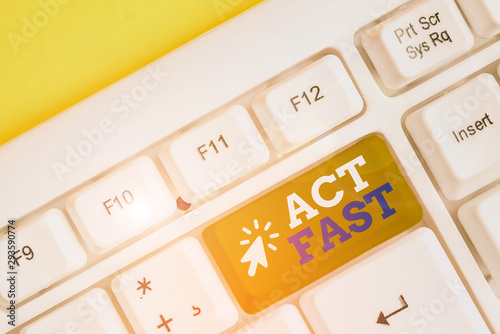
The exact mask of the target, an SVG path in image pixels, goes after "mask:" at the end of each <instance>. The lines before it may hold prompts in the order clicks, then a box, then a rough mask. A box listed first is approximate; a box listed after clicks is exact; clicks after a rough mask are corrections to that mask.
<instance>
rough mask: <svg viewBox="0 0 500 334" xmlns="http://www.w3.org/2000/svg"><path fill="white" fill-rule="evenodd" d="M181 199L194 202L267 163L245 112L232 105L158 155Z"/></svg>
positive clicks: (243, 109) (262, 145)
mask: <svg viewBox="0 0 500 334" xmlns="http://www.w3.org/2000/svg"><path fill="white" fill-rule="evenodd" d="M160 158H161V161H162V162H163V164H164V165H165V168H166V169H167V171H168V173H169V175H170V176H171V177H172V181H173V182H174V184H175V186H176V188H177V189H178V190H179V193H180V195H181V197H182V199H183V200H184V201H186V202H189V203H193V202H195V201H197V200H199V199H201V198H203V197H205V196H208V195H209V194H211V193H213V192H215V191H217V190H219V189H220V188H222V187H223V186H225V185H228V184H230V183H231V182H233V181H235V180H236V179H238V178H240V177H241V176H243V175H245V174H247V173H249V172H250V171H252V170H254V169H255V168H257V167H259V166H261V165H263V164H264V163H266V162H267V161H268V160H269V149H268V148H267V146H266V144H265V143H264V140H263V139H262V137H261V135H260V134H259V131H258V130H257V128H256V127H255V125H254V123H253V121H252V119H251V118H250V116H249V115H248V112H247V110H246V109H245V108H244V107H242V106H240V105H235V106H232V107H230V108H229V109H228V110H227V111H225V112H224V113H223V114H221V115H219V116H217V117H216V118H214V119H212V120H210V121H208V122H206V123H204V124H202V125H201V126H199V127H197V128H195V129H193V130H191V131H189V132H187V133H185V134H183V135H181V136H179V137H178V139H176V140H175V141H174V142H172V143H171V144H170V145H167V146H166V147H164V149H163V151H162V153H161V154H160Z"/></svg>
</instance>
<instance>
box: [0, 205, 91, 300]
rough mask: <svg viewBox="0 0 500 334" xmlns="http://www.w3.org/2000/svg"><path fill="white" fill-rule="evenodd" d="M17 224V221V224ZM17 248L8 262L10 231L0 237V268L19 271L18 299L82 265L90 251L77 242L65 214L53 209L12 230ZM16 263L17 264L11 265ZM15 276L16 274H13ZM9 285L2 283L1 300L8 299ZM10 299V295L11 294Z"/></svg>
mask: <svg viewBox="0 0 500 334" xmlns="http://www.w3.org/2000/svg"><path fill="white" fill-rule="evenodd" d="M14 226H15V225H14ZM12 231H14V232H15V239H14V240H15V243H16V245H15V246H16V249H17V251H16V252H15V254H14V258H15V260H14V263H10V262H9V263H7V255H6V252H7V246H8V245H7V243H8V241H7V235H5V236H4V237H3V238H2V239H1V241H0V254H2V259H5V260H4V261H0V271H1V272H2V273H3V275H7V277H10V274H9V273H10V272H15V273H17V280H16V284H17V288H16V296H15V297H16V299H17V301H18V302H19V301H21V300H23V299H25V298H26V297H29V296H31V295H33V294H35V293H37V292H39V291H40V290H42V289H44V288H47V287H48V286H50V285H51V284H53V283H55V282H56V281H58V280H59V279H61V278H63V277H65V276H67V275H68V274H70V273H71V272H73V271H75V270H77V269H79V268H81V267H82V266H83V265H84V264H85V263H86V262H87V254H86V253H85V251H84V250H83V248H82V247H81V245H80V243H79V242H78V240H77V238H76V236H75V234H74V233H73V230H72V229H71V227H70V225H69V223H68V221H67V220H66V217H65V216H64V214H63V213H62V212H61V211H60V210H57V209H50V210H49V211H47V212H45V213H44V214H42V215H41V216H39V217H37V218H36V219H35V220H34V221H32V222H29V223H27V224H25V225H22V226H21V227H18V228H16V229H15V230H12ZM11 264H12V265H14V268H12V267H10V265H11ZM14 276H15V275H14ZM9 287H10V285H7V284H0V300H1V302H2V303H5V301H7V300H8V299H7V297H8V293H9V291H8V290H9ZM9 299H11V298H9Z"/></svg>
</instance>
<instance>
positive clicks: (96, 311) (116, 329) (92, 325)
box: [21, 288, 128, 334]
mask: <svg viewBox="0 0 500 334" xmlns="http://www.w3.org/2000/svg"><path fill="white" fill-rule="evenodd" d="M45 333H47V334H48V333H56V334H70V333H72V334H73V333H75V334H76V333H79V334H86V333H89V334H90V333H92V334H128V331H127V329H126V328H125V326H124V325H123V322H122V321H121V319H120V316H119V315H118V313H117V312H116V309H115V307H114V306H113V303H112V302H111V300H110V299H109V296H108V294H107V293H106V291H104V290H103V289H100V288H96V289H92V290H90V291H89V292H87V293H85V294H84V295H82V296H80V297H78V298H77V299H75V300H73V301H72V302H70V303H68V304H66V305H64V306H62V307H59V308H58V309H57V310H56V311H54V312H52V313H49V314H48V315H47V316H45V317H43V318H41V319H40V320H37V321H35V322H34V323H33V324H31V325H29V326H27V327H26V328H23V330H22V331H21V334H45Z"/></svg>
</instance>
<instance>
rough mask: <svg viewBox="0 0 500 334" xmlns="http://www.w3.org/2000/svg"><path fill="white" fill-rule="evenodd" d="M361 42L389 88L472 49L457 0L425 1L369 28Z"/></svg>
mask: <svg viewBox="0 0 500 334" xmlns="http://www.w3.org/2000/svg"><path fill="white" fill-rule="evenodd" d="M361 43H362V45H363V48H364V49H365V50H366V53H367V54H368V56H369V57H370V60H371V61H372V63H373V65H374V66H375V69H376V70H377V73H378V75H379V76H380V78H381V79H382V81H383V82H384V84H385V86H387V87H388V88H389V89H400V88H402V87H404V86H406V85H407V84H409V83H411V82H412V81H414V80H416V79H418V78H420V77H422V76H424V75H426V74H428V73H430V72H432V71H433V70H435V69H437V68H439V67H440V66H443V65H445V64H447V63H449V62H450V61H452V60H453V59H456V58H458V57H459V56H461V55H462V54H464V53H465V52H467V51H468V50H470V49H471V48H472V45H473V43H474V38H473V36H472V34H471V32H470V30H469V29H468V27H467V24H466V23H465V21H464V19H463V17H462V15H461V14H460V11H459V10H458V8H457V6H456V5H455V2H454V1H453V0H423V1H417V2H416V3H415V4H414V5H412V6H410V7H408V8H405V9H403V10H401V11H400V12H399V13H397V14H396V15H395V16H392V17H390V18H388V19H387V20H385V21H383V22H381V23H379V24H377V25H375V26H374V27H372V28H370V29H368V30H367V31H365V32H364V33H363V35H362V37H361Z"/></svg>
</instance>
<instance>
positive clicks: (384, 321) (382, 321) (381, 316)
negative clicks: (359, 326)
mask: <svg viewBox="0 0 500 334" xmlns="http://www.w3.org/2000/svg"><path fill="white" fill-rule="evenodd" d="M399 301H400V302H401V305H403V306H402V307H401V308H399V309H397V310H396V311H394V312H392V313H390V314H388V315H384V313H382V311H381V312H380V313H379V315H378V319H377V324H381V325H387V326H390V324H389V322H388V321H387V319H389V318H390V317H392V316H393V315H395V314H397V313H399V312H401V311H403V310H404V309H405V308H408V303H407V302H406V300H405V297H403V295H400V296H399Z"/></svg>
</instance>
